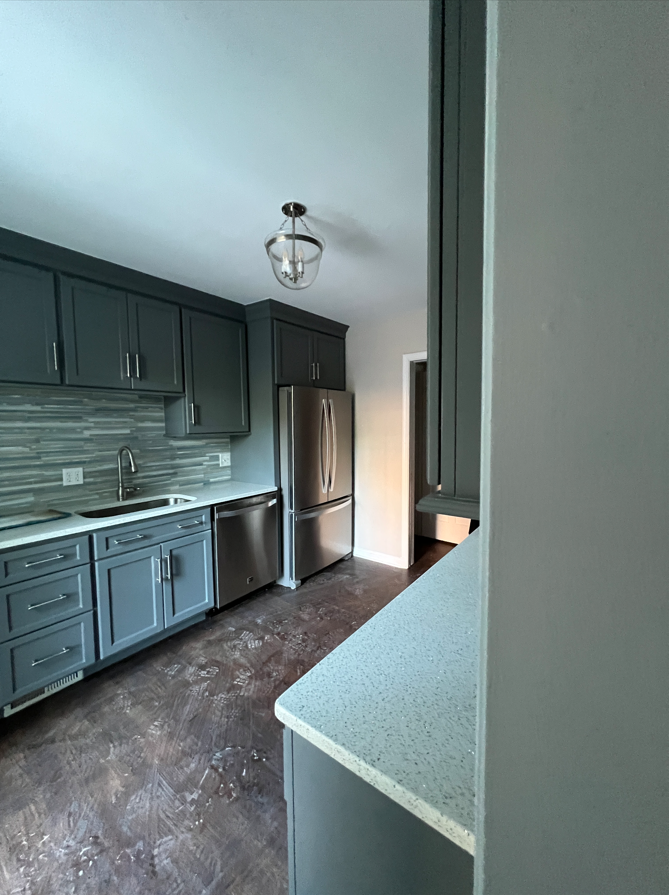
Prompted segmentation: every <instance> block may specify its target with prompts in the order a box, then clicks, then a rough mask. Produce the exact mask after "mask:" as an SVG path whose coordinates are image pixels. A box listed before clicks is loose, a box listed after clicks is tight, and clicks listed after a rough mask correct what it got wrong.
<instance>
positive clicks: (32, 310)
mask: <svg viewBox="0 0 669 895" xmlns="http://www.w3.org/2000/svg"><path fill="white" fill-rule="evenodd" d="M56 320H57V317H56V290H55V286H54V279H53V274H52V273H50V272H48V271H45V270H39V269H38V268H36V267H30V266H29V265H27V264H14V263H13V262H11V261H3V260H0V381H2V382H26V383H35V384H37V383H40V384H41V383H43V384H45V385H46V384H51V385H59V384H60V382H61V357H60V348H59V340H58V325H57V322H56Z"/></svg>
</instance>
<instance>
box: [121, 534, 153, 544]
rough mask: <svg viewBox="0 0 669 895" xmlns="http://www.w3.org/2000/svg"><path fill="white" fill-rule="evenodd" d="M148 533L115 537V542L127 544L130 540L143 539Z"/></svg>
mask: <svg viewBox="0 0 669 895" xmlns="http://www.w3.org/2000/svg"><path fill="white" fill-rule="evenodd" d="M145 537H146V535H133V536H132V537H131V538H114V543H115V544H127V543H129V542H130V541H141V540H142V539H143V538H145Z"/></svg>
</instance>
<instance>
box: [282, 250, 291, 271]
mask: <svg viewBox="0 0 669 895" xmlns="http://www.w3.org/2000/svg"><path fill="white" fill-rule="evenodd" d="M281 273H282V274H284V276H287V275H288V274H289V273H290V262H289V261H288V252H284V253H283V263H282V264H281Z"/></svg>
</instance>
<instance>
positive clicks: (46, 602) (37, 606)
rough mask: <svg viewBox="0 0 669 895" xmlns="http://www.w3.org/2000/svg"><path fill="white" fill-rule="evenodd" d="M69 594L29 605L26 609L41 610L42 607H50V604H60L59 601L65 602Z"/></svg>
mask: <svg viewBox="0 0 669 895" xmlns="http://www.w3.org/2000/svg"><path fill="white" fill-rule="evenodd" d="M69 596H70V595H69V594H58V596H57V597H54V598H53V600H45V601H44V602H43V603H31V604H30V606H28V609H41V608H42V606H50V605H51V604H52V603H60V601H61V600H67V598H68V597H69Z"/></svg>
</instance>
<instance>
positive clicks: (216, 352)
mask: <svg viewBox="0 0 669 895" xmlns="http://www.w3.org/2000/svg"><path fill="white" fill-rule="evenodd" d="M183 339H184V373H185V382H186V397H185V398H177V399H173V398H169V397H166V398H165V424H166V432H167V434H168V435H209V434H218V433H238V432H248V431H249V411H248V376H247V369H246V327H245V325H244V324H243V323H240V322H239V321H237V320H228V319H226V318H224V317H215V316H214V315H213V314H202V313H200V312H199V311H188V310H184V311H183Z"/></svg>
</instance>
